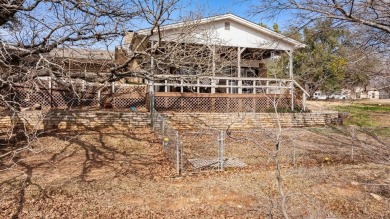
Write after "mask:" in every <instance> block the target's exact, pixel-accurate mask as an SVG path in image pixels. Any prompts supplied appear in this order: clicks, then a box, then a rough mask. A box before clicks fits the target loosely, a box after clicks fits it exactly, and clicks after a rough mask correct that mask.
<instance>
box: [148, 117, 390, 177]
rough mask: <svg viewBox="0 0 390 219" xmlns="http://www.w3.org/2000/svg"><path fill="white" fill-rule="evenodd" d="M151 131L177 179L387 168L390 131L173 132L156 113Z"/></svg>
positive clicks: (341, 128)
mask: <svg viewBox="0 0 390 219" xmlns="http://www.w3.org/2000/svg"><path fill="white" fill-rule="evenodd" d="M152 120H153V129H154V131H155V132H156V133H157V134H158V135H159V136H160V139H161V142H162V145H163V148H164V151H165V153H166V154H167V156H168V157H169V159H170V160H171V161H172V163H173V164H174V165H175V168H176V170H177V174H178V175H180V174H186V173H192V172H200V171H223V170H226V169H241V168H249V169H266V168H269V167H270V166H273V165H275V158H276V157H277V159H278V161H279V162H280V163H281V164H282V165H283V166H313V165H314V166H323V165H329V164H337V163H356V162H377V161H380V162H390V152H389V151H390V150H389V149H390V148H389V145H390V136H389V135H388V133H389V131H390V128H389V127H387V128H386V127H384V128H380V129H379V128H376V129H372V130H371V129H367V128H362V127H356V126H329V127H306V128H283V129H277V128H258V129H250V130H217V129H197V130H176V129H174V128H172V127H171V126H170V123H169V121H167V119H165V118H164V117H162V116H161V114H159V113H158V112H157V111H156V110H154V111H153V113H152Z"/></svg>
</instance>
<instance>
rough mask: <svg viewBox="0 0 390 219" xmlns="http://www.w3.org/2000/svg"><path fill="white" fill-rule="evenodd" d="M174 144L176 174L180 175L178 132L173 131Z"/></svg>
mask: <svg viewBox="0 0 390 219" xmlns="http://www.w3.org/2000/svg"><path fill="white" fill-rule="evenodd" d="M175 144H176V173H177V175H180V150H179V132H178V131H177V130H176V131H175Z"/></svg>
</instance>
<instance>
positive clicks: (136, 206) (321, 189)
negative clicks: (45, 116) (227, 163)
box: [0, 129, 390, 218]
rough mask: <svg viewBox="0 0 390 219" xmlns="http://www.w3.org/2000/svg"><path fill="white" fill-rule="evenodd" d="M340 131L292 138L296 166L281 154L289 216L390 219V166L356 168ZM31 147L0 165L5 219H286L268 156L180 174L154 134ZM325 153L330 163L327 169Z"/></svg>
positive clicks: (372, 162) (75, 138) (62, 139)
mask: <svg viewBox="0 0 390 219" xmlns="http://www.w3.org/2000/svg"><path fill="white" fill-rule="evenodd" d="M294 132H295V134H294ZM333 132H334V133H333V134H332V135H328V134H327V132H324V131H323V129H321V130H306V131H305V132H304V133H301V132H300V131H299V130H298V129H295V130H290V131H289V132H288V133H290V134H289V135H288V136H286V139H288V138H292V137H293V136H295V137H294V139H295V141H296V143H299V145H304V147H302V148H299V153H297V163H296V165H295V166H294V165H293V164H292V160H291V159H290V158H291V156H290V155H291V151H289V150H290V149H288V148H289V147H287V145H288V144H289V143H288V142H289V141H288V140H286V141H285V145H286V148H287V149H286V151H284V153H283V156H282V158H285V159H284V160H283V166H284V168H283V176H284V180H285V190H286V194H287V196H288V199H287V205H288V212H289V214H290V215H291V217H292V218H326V217H337V218H381V217H382V218H389V217H390V207H389V204H390V187H389V185H390V167H389V165H388V163H383V159H381V158H378V157H377V155H376V154H375V153H374V154H373V155H372V154H371V155H369V154H368V150H365V151H363V149H361V151H359V150H357V151H356V158H357V159H356V160H355V161H354V162H351V161H350V160H348V159H349V158H348V157H349V156H345V155H348V152H346V151H344V150H342V149H343V148H342V147H341V148H340V146H337V145H341V144H346V143H347V142H346V141H347V138H346V137H345V138H342V136H343V134H342V133H340V132H339V131H333ZM297 133H300V134H297ZM359 135H360V136H361V137H362V136H366V135H364V133H360V134H359ZM362 139H363V138H362ZM336 140H337V141H339V143H338V144H335V142H336ZM368 142H375V140H372V141H369V140H367V143H368ZM264 143H265V141H264ZM240 145H243V144H240ZM264 145H266V144H264ZM270 145H272V144H270ZM367 145H368V144H367ZM369 145H371V146H372V147H377V144H369ZM235 147H238V146H235ZM33 149H34V150H33V151H29V152H24V153H23V154H20V155H19V156H18V157H15V158H14V159H13V161H15V162H17V165H14V166H12V167H11V166H10V165H11V162H10V160H9V159H8V158H7V159H3V160H1V165H2V168H4V167H9V168H10V169H9V170H7V171H2V172H0V197H1V198H0V199H1V200H0V201H1V202H0V217H1V218H10V217H13V216H14V217H20V218H41V217H42V218H118V217H119V218H164V217H165V218H188V217H195V218H243V217H246V218H269V217H273V218H279V217H281V213H280V211H279V210H278V204H279V201H278V200H279V198H278V193H277V191H276V180H275V172H274V167H273V164H272V162H265V161H266V159H265V158H264V159H258V163H256V159H253V157H251V156H248V155H247V154H246V155H245V156H246V157H248V159H250V162H251V163H250V164H251V166H250V167H248V168H246V169H241V170H238V169H228V170H227V171H225V172H202V173H194V174H188V173H187V174H186V175H185V176H184V177H181V178H175V177H173V176H174V174H175V171H174V169H173V165H172V164H171V163H169V161H168V160H167V158H166V156H165V155H164V154H163V153H162V150H161V143H160V142H159V141H158V140H156V137H155V136H154V134H153V133H151V131H150V130H148V129H142V130H132V131H129V132H126V133H118V132H113V131H112V132H110V131H107V132H105V133H100V132H86V133H57V134H51V135H47V136H43V137H41V138H39V141H38V142H36V144H35V145H34V147H33ZM348 149H349V147H348ZM369 149H370V151H371V150H372V149H373V148H369ZM238 151H239V150H238ZM251 151H252V153H253V150H251ZM348 151H349V150H348ZM365 153H367V154H366V155H365ZM237 155H238V156H241V155H240V154H237ZM324 155H327V156H331V157H332V160H331V161H329V162H325V163H324V162H323V160H322V159H323V156H324ZM359 155H364V156H365V157H364V159H363V158H361V157H360V156H359ZM242 156H243V158H245V156H244V153H242ZM370 193H373V194H376V195H379V196H380V198H381V199H380V200H379V199H378V200H377V199H375V198H374V197H373V196H372V195H371V194H370Z"/></svg>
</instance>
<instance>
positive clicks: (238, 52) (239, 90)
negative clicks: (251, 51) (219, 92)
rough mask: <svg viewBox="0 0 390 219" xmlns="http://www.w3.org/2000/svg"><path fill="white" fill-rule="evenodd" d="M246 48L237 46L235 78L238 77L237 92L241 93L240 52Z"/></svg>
mask: <svg viewBox="0 0 390 219" xmlns="http://www.w3.org/2000/svg"><path fill="white" fill-rule="evenodd" d="M245 49H246V48H245V47H243V48H241V47H237V78H238V93H239V94H242V80H241V54H242V52H244V50H245Z"/></svg>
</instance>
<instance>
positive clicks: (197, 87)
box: [196, 78, 200, 93]
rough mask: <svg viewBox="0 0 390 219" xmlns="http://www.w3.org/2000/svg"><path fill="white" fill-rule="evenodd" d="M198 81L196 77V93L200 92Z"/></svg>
mask: <svg viewBox="0 0 390 219" xmlns="http://www.w3.org/2000/svg"><path fill="white" fill-rule="evenodd" d="M199 84H200V81H199V78H197V79H196V85H197V86H196V93H200V87H199Z"/></svg>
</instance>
